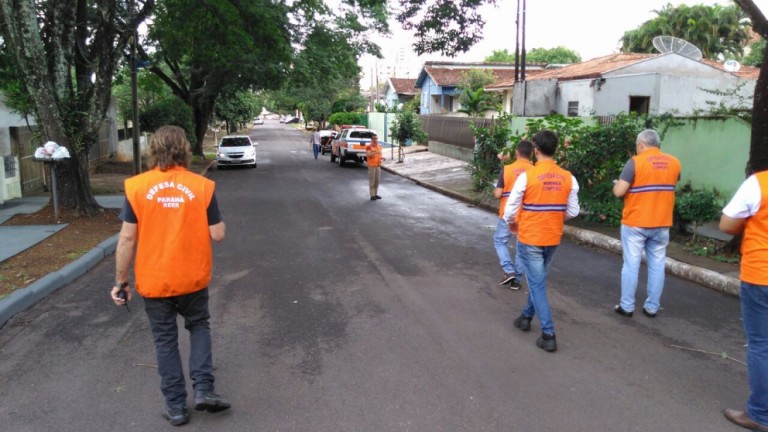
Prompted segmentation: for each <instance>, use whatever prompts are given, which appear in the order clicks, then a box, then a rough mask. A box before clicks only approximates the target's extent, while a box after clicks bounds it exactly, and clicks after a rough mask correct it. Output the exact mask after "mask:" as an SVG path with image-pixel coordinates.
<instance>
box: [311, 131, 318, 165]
mask: <svg viewBox="0 0 768 432" xmlns="http://www.w3.org/2000/svg"><path fill="white" fill-rule="evenodd" d="M309 144H310V145H312V153H314V154H315V159H317V155H318V154H319V153H320V131H318V130H317V128H315V130H313V131H312V135H310V136H309Z"/></svg>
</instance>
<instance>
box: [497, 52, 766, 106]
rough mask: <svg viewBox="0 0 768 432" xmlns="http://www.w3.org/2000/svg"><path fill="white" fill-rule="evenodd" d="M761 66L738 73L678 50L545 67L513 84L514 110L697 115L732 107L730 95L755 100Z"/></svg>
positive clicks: (615, 55)
mask: <svg viewBox="0 0 768 432" xmlns="http://www.w3.org/2000/svg"><path fill="white" fill-rule="evenodd" d="M758 73H759V69H758V68H755V67H751V66H741V68H740V69H739V70H738V71H729V70H726V67H725V66H724V65H723V64H721V63H718V62H716V61H712V60H706V59H702V60H695V59H692V58H688V57H685V56H682V55H680V54H676V53H665V54H637V53H628V54H611V55H607V56H604V57H598V58H596V59H592V60H589V61H586V62H582V63H575V64H572V65H568V66H564V67H562V68H558V69H553V70H548V71H544V72H542V73H539V74H536V75H533V76H531V78H530V79H527V80H526V81H524V82H518V83H516V85H514V87H513V101H512V108H511V110H512V114H514V115H517V116H521V117H537V116H546V115H550V114H553V113H559V114H562V115H565V116H580V117H586V116H592V115H597V116H609V115H615V114H619V113H628V112H636V113H639V114H662V113H673V114H675V115H693V114H696V113H700V112H707V111H709V110H710V109H711V106H710V102H714V103H715V104H719V103H720V102H721V101H722V102H724V103H725V104H726V105H728V103H729V101H727V100H725V98H727V96H723V95H718V94H713V93H712V92H711V91H712V90H716V91H720V92H728V91H735V90H738V94H739V95H740V96H743V97H744V98H746V100H751V99H752V95H753V93H754V88H755V83H756V81H757V76H758Z"/></svg>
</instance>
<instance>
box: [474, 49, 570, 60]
mask: <svg viewBox="0 0 768 432" xmlns="http://www.w3.org/2000/svg"><path fill="white" fill-rule="evenodd" d="M485 61H486V62H489V63H514V62H515V53H510V52H509V51H507V50H506V49H503V50H494V51H493V53H492V54H491V55H489V56H488V57H486V58H485ZM525 61H526V62H527V63H546V64H570V63H578V62H580V61H581V56H580V55H579V54H578V53H576V51H573V50H571V49H568V48H566V47H563V46H558V47H555V48H534V49H532V50H530V51H527V52H526V53H525Z"/></svg>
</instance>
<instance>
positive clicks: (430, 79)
mask: <svg viewBox="0 0 768 432" xmlns="http://www.w3.org/2000/svg"><path fill="white" fill-rule="evenodd" d="M543 67H544V65H539V64H529V65H526V70H527V72H526V73H527V74H528V75H529V76H532V75H534V74H535V73H536V72H535V71H537V70H542V69H543ZM472 69H485V70H490V71H491V72H493V75H494V77H495V78H496V82H495V83H494V84H496V83H500V82H510V81H514V79H515V65H514V64H510V63H458V62H439V61H429V62H426V63H424V66H422V68H421V71H420V72H419V76H418V78H416V87H417V88H418V89H419V90H420V93H421V99H420V101H421V104H420V112H421V114H422V115H429V114H441V115H450V114H451V113H457V111H458V110H459V108H461V106H460V104H459V94H460V92H459V91H458V90H457V88H456V87H457V86H458V85H459V82H460V81H461V78H462V76H463V75H464V74H465V73H466V72H468V71H470V70H472ZM459 115H464V114H459Z"/></svg>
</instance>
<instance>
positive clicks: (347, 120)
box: [328, 112, 360, 125]
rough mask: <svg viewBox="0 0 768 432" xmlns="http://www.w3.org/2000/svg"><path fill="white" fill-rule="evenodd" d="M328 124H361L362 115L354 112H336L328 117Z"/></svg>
mask: <svg viewBox="0 0 768 432" xmlns="http://www.w3.org/2000/svg"><path fill="white" fill-rule="evenodd" d="M328 123H330V124H334V125H356V124H360V114H358V113H353V112H336V113H333V114H331V116H330V117H328Z"/></svg>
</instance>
